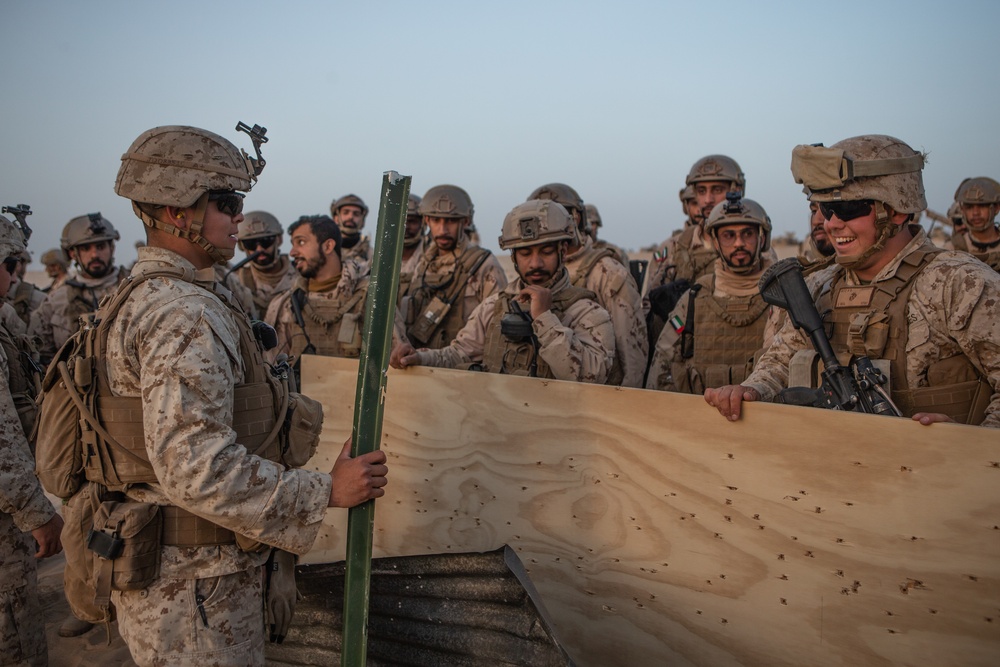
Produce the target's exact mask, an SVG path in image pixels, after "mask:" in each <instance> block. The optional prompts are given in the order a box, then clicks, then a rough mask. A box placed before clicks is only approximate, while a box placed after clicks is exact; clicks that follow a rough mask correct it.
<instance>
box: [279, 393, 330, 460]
mask: <svg viewBox="0 0 1000 667" xmlns="http://www.w3.org/2000/svg"><path fill="white" fill-rule="evenodd" d="M285 431H286V432H285V438H286V444H285V449H284V452H283V453H282V460H283V462H284V464H285V465H287V466H288V467H289V468H300V467H302V466H304V465H305V464H306V463H307V462H308V461H309V459H311V458H312V457H313V455H314V454H316V448H317V447H318V446H319V434H320V433H321V432H322V431H323V404H322V403H320V402H319V401H314V400H313V399H311V398H309V397H308V396H304V395H302V394H298V393H295V392H289V394H288V416H287V417H286V419H285Z"/></svg>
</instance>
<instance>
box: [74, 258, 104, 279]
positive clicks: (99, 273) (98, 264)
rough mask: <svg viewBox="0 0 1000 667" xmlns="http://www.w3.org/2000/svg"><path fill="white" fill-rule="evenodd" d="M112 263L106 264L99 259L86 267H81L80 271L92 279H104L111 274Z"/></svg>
mask: <svg viewBox="0 0 1000 667" xmlns="http://www.w3.org/2000/svg"><path fill="white" fill-rule="evenodd" d="M111 266H112V264H111V263H104V262H102V261H101V260H99V259H95V260H92V261H91V262H90V263H89V264H87V265H86V266H80V270H81V271H83V272H84V273H85V274H87V276H88V277H90V278H95V279H96V278H103V277H104V276H106V275H108V273H110V272H111Z"/></svg>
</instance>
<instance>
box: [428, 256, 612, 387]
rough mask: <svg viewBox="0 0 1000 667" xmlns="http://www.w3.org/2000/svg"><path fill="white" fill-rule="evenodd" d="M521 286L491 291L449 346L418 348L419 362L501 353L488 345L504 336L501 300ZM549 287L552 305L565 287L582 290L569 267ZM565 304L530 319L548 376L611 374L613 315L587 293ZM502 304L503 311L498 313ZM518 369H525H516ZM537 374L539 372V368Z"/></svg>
mask: <svg viewBox="0 0 1000 667" xmlns="http://www.w3.org/2000/svg"><path fill="white" fill-rule="evenodd" d="M522 289H524V283H523V282H522V281H521V280H520V279H517V280H515V281H514V282H513V283H511V284H510V285H508V286H507V287H506V288H504V290H503V291H502V292H501V293H499V294H494V295H493V296H490V297H488V298H487V299H486V300H485V301H483V302H482V303H481V304H480V305H479V307H478V308H476V310H475V311H473V313H472V317H470V318H469V322H468V324H466V325H465V327H464V328H463V329H462V330H461V331H459V332H458V336H456V337H455V340H453V341H452V342H451V344H450V345H449V346H448V347H444V348H441V349H437V350H418V351H417V353H416V354H417V355H418V357H419V359H420V364H421V365H424V366H444V367H447V368H461V367H465V366H468V365H469V364H471V363H473V362H479V361H483V362H485V363H486V364H489V362H488V361H487V359H492V358H496V357H497V356H499V357H501V358H502V357H503V356H504V354H503V352H502V351H500V352H499V354H496V351H494V350H491V349H488V345H491V344H492V345H501V344H502V341H501V338H502V336H499V335H498V334H499V331H500V318H501V317H502V315H503V312H506V308H503V302H502V300H503V299H506V301H509V300H510V298H511V297H514V296H516V295H517V294H518V293H519V292H520V291H521V290H522ZM551 290H552V295H553V309H555V308H556V307H557V305H558V304H557V301H559V300H560V299H559V297H560V293H561V292H564V291H567V290H575V291H583V290H579V288H573V287H572V286H571V285H570V283H569V277H568V275H567V274H566V273H565V272H564V273H562V275H560V276H559V277H558V278H556V280H555V283H554V284H553V285H552V287H551ZM584 292H585V291H584ZM581 296H582V298H581ZM498 304H500V307H498ZM567 304H568V305H567V307H566V309H565V312H562V313H561V315H557V314H556V313H555V312H553V310H549V311H547V312H545V313H542V315H541V316H539V317H538V318H537V319H535V320H534V321H533V322H532V325H531V327H532V329H533V330H534V332H535V335H536V336H537V337H538V342H539V345H540V349H539V353H538V354H539V357H541V360H540V362H544V365H543V364H542V363H539V366H540V368H541V369H543V370H545V371H546V372H547V377H551V378H554V379H556V380H571V381H576V382H591V383H594V384H603V383H604V382H605V380H607V376H608V373H609V372H610V370H611V366H612V364H613V363H614V358H615V337H614V330H613V328H612V325H611V317H610V316H609V315H608V313H607V311H605V310H604V309H603V308H601V307H600V306H599V305H598V304H597V303H596V302H595V301H593V300H591V299H590V298H587V296H586V294H583V295H574V296H573V297H572V298H571V299H568V300H567ZM524 309H525V310H527V309H528V306H526V305H525V306H524ZM498 310H499V311H501V312H499V313H498ZM512 352H513V353H514V354H512V355H509V356H515V355H517V353H518V352H520V350H517V351H514V350H512ZM522 358H523V355H522ZM485 370H486V371H488V372H493V373H500V372H505V371H507V370H508V369H506V368H505V369H503V370H501V368H497V367H491V366H490V365H487V366H486V368H485ZM509 370H510V372H515V371H521V370H523V369H521V368H520V367H518V368H517V369H509ZM518 374H519V375H524V374H525V373H524V372H518ZM539 374H540V375H541V372H540V373H539Z"/></svg>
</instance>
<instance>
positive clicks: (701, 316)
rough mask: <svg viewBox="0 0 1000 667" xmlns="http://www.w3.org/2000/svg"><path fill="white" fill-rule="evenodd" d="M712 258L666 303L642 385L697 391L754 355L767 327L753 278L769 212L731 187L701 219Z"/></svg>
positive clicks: (742, 371) (734, 372)
mask: <svg viewBox="0 0 1000 667" xmlns="http://www.w3.org/2000/svg"><path fill="white" fill-rule="evenodd" d="M704 228H705V234H706V236H707V237H708V238H709V239H710V240H711V242H712V245H713V246H714V247H715V250H716V252H718V253H719V258H718V259H716V260H715V268H714V270H713V271H712V272H710V273H708V274H706V275H704V276H702V277H701V278H699V279H698V280H696V281H695V282H694V285H692V287H691V289H690V290H688V291H687V292H686V293H685V294H683V295H682V296H681V298H680V300H679V301H678V303H677V306H675V307H674V309H673V312H671V313H670V317H669V318H668V320H667V326H665V327H664V328H663V332H662V333H661V334H660V338H659V339H658V340H657V342H656V351H655V353H654V354H653V362H652V365H651V366H650V369H649V378H648V380H647V383H646V388H647V389H659V390H663V391H679V392H684V393H688V394H702V393H704V392H705V389H706V388H708V387H720V386H722V385H726V384H732V383H734V382H742V381H743V380H744V379H745V378H746V376H747V375H748V374H749V372H750V370H751V369H752V367H753V362H754V356H755V354H756V353H757V351H758V350H760V348H761V347H762V345H763V344H764V341H765V340H766V339H767V338H768V337H769V335H773V331H771V332H769V331H768V330H767V329H768V327H767V324H768V313H769V311H770V310H771V307H770V306H768V305H767V303H765V302H764V299H763V298H762V297H761V296H760V290H758V288H757V283H758V281H759V280H760V277H761V275H762V274H763V273H764V271H765V270H766V269H767V267H768V266H770V265H771V264H772V263H773V262H772V260H771V258H770V257H769V256H768V255H767V249H768V247H769V245H770V240H771V219H770V218H769V217H768V216H767V213H766V212H765V211H764V209H763V208H762V207H761V206H760V205H759V204H758V203H757V202H755V201H753V200H750V199H741V198H740V197H739V196H738V195H737V193H731V194H730V195H729V198H728V199H727V201H725V202H723V203H721V204H718V205H717V206H716V207H715V208H714V209H712V212H711V213H710V214H709V217H708V220H707V221H706V222H705V225H704Z"/></svg>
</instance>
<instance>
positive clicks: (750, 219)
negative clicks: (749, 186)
mask: <svg viewBox="0 0 1000 667" xmlns="http://www.w3.org/2000/svg"><path fill="white" fill-rule="evenodd" d="M726 225H757V226H758V227H760V232H761V239H762V240H763V245H761V248H760V249H761V250H762V251H766V250H767V249H768V248H770V247H771V218H769V217H768V216H767V211H765V210H764V207H763V206H761V205H760V204H758V203H757V202H755V201H754V200H752V199H742V198H741V197H740V193H738V192H730V193H729V194H728V195H726V201H724V202H719V203H718V204H716V205H715V208H713V209H712V212H711V213H709V214H708V219H706V220H705V232H706V233H708V234H710V235H712V236H714V235H715V232H716V231H718V229H719V228H720V227H724V226H726Z"/></svg>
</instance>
